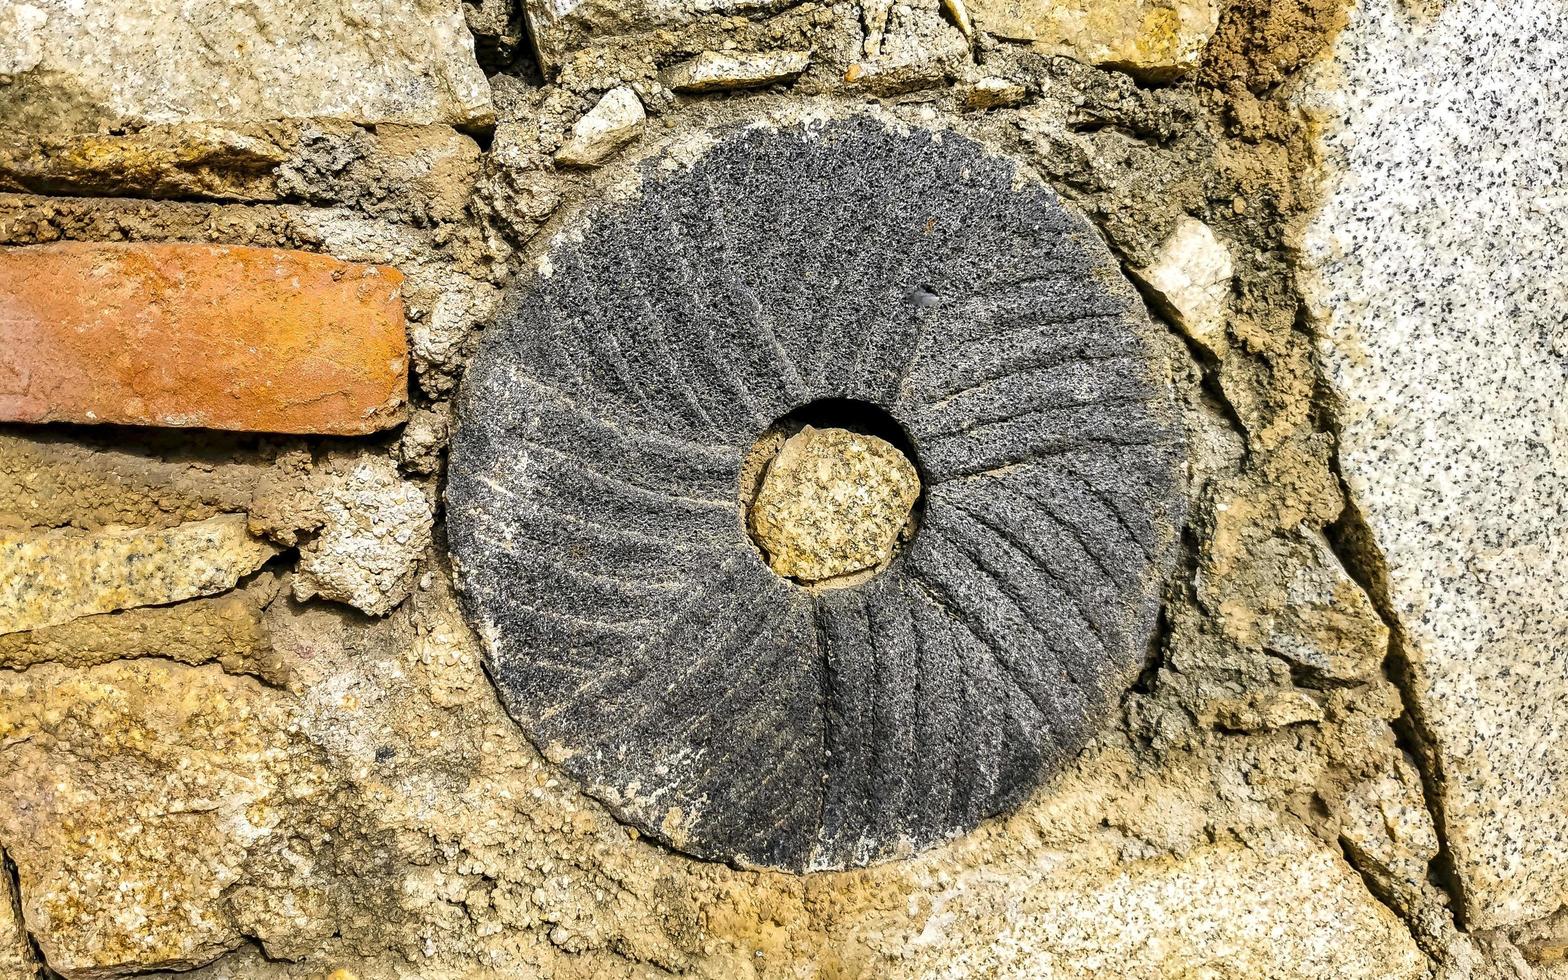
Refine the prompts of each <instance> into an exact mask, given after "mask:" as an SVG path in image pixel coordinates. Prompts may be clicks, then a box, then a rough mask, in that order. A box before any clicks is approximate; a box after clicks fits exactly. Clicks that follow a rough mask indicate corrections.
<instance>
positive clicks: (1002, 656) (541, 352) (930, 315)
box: [447, 117, 1183, 870]
mask: <svg viewBox="0 0 1568 980" xmlns="http://www.w3.org/2000/svg"><path fill="white" fill-rule="evenodd" d="M698 145H700V146H702V147H704V152H702V153H701V154H691V153H690V152H685V153H683V152H682V151H680V150H672V151H671V152H670V153H669V154H667V155H664V156H661V157H656V158H654V159H652V160H650V161H647V162H645V163H643V164H639V165H638V166H637V168H636V169H629V171H628V172H627V173H625V174H623V175H622V176H623V177H624V178H625V179H626V181H627V185H628V186H629V187H634V188H636V189H637V192H636V193H635V194H632V195H631V196H630V198H629V199H628V200H620V199H617V201H619V203H616V202H610V203H606V204H604V205H602V206H600V207H597V208H594V209H592V210H590V211H588V212H587V213H585V214H581V215H579V216H578V218H577V219H576V221H575V222H574V223H572V224H570V225H569V226H568V227H567V228H566V229H564V230H563V232H562V233H561V234H560V235H559V236H558V237H557V238H556V240H555V246H554V248H553V249H552V250H551V252H550V253H549V255H548V256H547V261H545V262H544V263H543V267H542V271H541V272H540V274H539V275H538V276H537V277H536V278H534V279H532V280H531V281H526V282H522V283H518V284H516V285H515V286H514V288H513V290H512V291H511V293H510V294H509V296H508V298H507V300H506V301H505V302H504V303H503V308H502V311H501V313H500V314H499V315H498V317H497V322H496V324H495V325H494V326H492V327H491V329H489V330H487V331H486V334H485V337H484V339H483V341H482V342H481V346H480V349H479V352H478V353H477V354H476V355H475V357H474V360H473V362H472V364H471V365H470V367H469V370H468V373H467V374H466V375H465V379H464V388H463V393H462V396H461V398H460V400H459V408H458V423H457V429H456V432H455V433H454V436H453V446H452V455H451V460H450V463H449V469H448V472H449V481H448V490H447V503H448V510H447V513H448V532H449V536H450V541H451V548H452V554H453V557H454V559H455V561H456V563H457V565H458V570H459V581H460V584H461V586H462V588H463V590H464V597H465V601H466V608H467V612H468V613H469V615H470V617H471V619H472V621H473V622H474V624H475V626H476V627H477V629H478V632H479V634H480V636H481V637H482V638H483V640H484V642H485V644H486V647H487V656H488V657H489V664H490V667H491V670H492V673H493V675H494V676H495V678H496V681H497V683H498V685H499V687H500V690H501V695H502V698H503V700H504V701H505V703H506V704H507V706H508V707H509V709H510V710H511V712H512V713H513V715H514V717H516V718H517V719H518V721H519V722H520V723H521V724H522V726H523V727H524V729H525V730H526V731H527V732H528V734H529V735H530V736H531V737H532V738H533V739H534V741H535V742H536V743H537V744H538V745H539V746H540V747H541V748H542V749H543V750H544V751H545V753H546V754H547V755H548V756H549V757H550V758H552V759H554V760H556V761H558V762H559V763H560V764H561V765H562V766H563V767H564V768H565V769H566V770H567V771H568V772H569V773H571V774H572V775H574V776H575V777H577V778H578V779H579V780H580V781H581V782H582V783H583V784H585V786H586V787H587V789H588V791H589V792H591V793H593V794H594V795H595V796H597V797H598V798H600V799H601V800H603V801H605V802H606V803H607V804H608V805H609V806H610V807H611V808H612V809H613V810H614V811H615V812H616V813H617V815H619V816H621V817H622V818H623V819H626V820H628V821H629V822H632V823H634V824H636V825H637V826H638V827H640V828H642V829H643V830H644V831H646V832H648V833H650V834H653V835H654V836H656V837H658V838H660V839H662V840H664V841H666V842H668V843H671V844H673V845H674V846H676V847H678V848H681V849H683V850H686V851H688V852H691V853H695V854H698V855H701V856H705V857H714V858H721V859H725V860H732V861H737V862H741V863H749V864H758V865H767V866H774V867H785V868H791V869H797V870H799V869H807V868H830V867H842V866H845V865H851V864H864V863H867V862H870V861H875V860H880V859H885V858H888V857H891V856H894V855H897V854H901V853H908V852H910V851H911V850H914V849H918V848H921V847H925V846H928V845H930V844H932V843H934V842H936V841H939V840H942V839H944V838H946V837H949V836H951V835H953V834H956V833H959V832H961V831H963V830H965V829H967V828H969V827H972V826H974V824H975V823H977V822H978V821H979V820H981V819H983V818H984V817H986V816H989V815H991V814H994V813H996V812H998V811H999V810H1002V809H1004V808H1006V807H1009V806H1011V805H1012V804H1014V803H1016V802H1017V801H1018V800H1019V799H1020V798H1022V797H1023V796H1024V795H1025V794H1026V793H1027V792H1028V791H1029V790H1030V789H1031V788H1032V787H1033V786H1034V785H1035V784H1036V782H1037V781H1038V780H1039V779H1041V778H1043V777H1044V776H1045V775H1046V774H1048V773H1050V772H1052V771H1055V770H1056V769H1058V768H1059V767H1060V766H1061V765H1062V764H1063V763H1064V761H1065V760H1067V759H1070V758H1071V757H1072V756H1073V754H1074V753H1076V752H1077V751H1078V750H1079V749H1080V748H1081V747H1082V746H1083V744H1084V742H1085V740H1086V739H1087V738H1088V737H1089V736H1090V734H1091V733H1092V732H1094V731H1095V730H1097V729H1098V728H1099V727H1100V726H1101V725H1102V724H1104V723H1105V722H1106V721H1107V720H1108V719H1109V718H1110V716H1111V711H1110V709H1109V707H1108V706H1109V705H1110V704H1111V703H1112V702H1113V701H1114V699H1116V698H1117V697H1119V696H1120V694H1121V692H1122V691H1123V689H1124V687H1125V685H1126V683H1127V682H1128V681H1129V680H1130V678H1131V677H1132V676H1133V675H1134V674H1135V673H1136V671H1137V669H1138V668H1139V666H1141V664H1142V661H1143V657H1144V654H1145V652H1146V649H1147V644H1148V641H1149V637H1150V633H1151V631H1152V629H1153V625H1154V617H1155V614H1156V611H1157V608H1158V604H1159V597H1160V594H1161V591H1162V588H1163V581H1164V578H1165V576H1166V575H1167V574H1168V573H1169V570H1170V568H1171V562H1172V560H1173V555H1174V549H1175V545H1176V529H1177V528H1178V527H1179V526H1180V522H1181V514H1182V508H1183V501H1182V498H1181V491H1180V485H1181V478H1180V476H1179V471H1180V467H1181V460H1182V458H1183V451H1182V449H1181V446H1180V440H1179V436H1178V435H1177V433H1176V431H1175V427H1174V424H1173V423H1174V406H1173V404H1172V395H1171V388H1170V383H1169V380H1168V372H1167V371H1166V369H1165V368H1164V367H1163V365H1162V363H1161V362H1160V360H1159V357H1158V355H1157V354H1155V353H1154V352H1155V350H1157V348H1156V346H1155V342H1154V339H1153V338H1154V337H1155V332H1156V328H1155V327H1154V326H1153V325H1152V324H1150V323H1149V321H1148V319H1147V317H1146V316H1144V314H1143V307H1142V304H1141V302H1140V301H1139V299H1138V297H1137V295H1136V293H1135V292H1134V291H1133V289H1132V287H1131V285H1130V284H1129V283H1128V282H1127V281H1126V280H1125V279H1124V278H1122V277H1121V274H1120V271H1119V270H1118V268H1117V265H1116V262H1115V260H1114V259H1112V257H1111V256H1110V255H1109V253H1108V252H1107V251H1106V249H1105V247H1104V245H1103V244H1102V243H1101V241H1100V240H1099V238H1098V237H1096V236H1095V235H1094V234H1093V232H1092V231H1090V230H1089V228H1088V226H1087V223H1086V222H1085V221H1084V219H1083V218H1082V217H1080V216H1079V215H1077V214H1076V213H1075V212H1074V211H1072V210H1070V209H1069V208H1068V207H1067V206H1066V205H1064V204H1063V202H1062V201H1061V200H1060V199H1059V198H1058V197H1056V195H1055V194H1054V193H1052V192H1051V191H1050V190H1048V189H1047V188H1045V187H1043V186H1041V185H1039V184H1038V183H1035V182H1032V181H1029V180H1027V179H1024V178H1022V177H1021V175H1020V174H1019V172H1018V169H1017V167H1016V166H1015V165H1014V164H1013V163H1012V162H1010V161H1009V160H1007V159H1004V158H1001V157H997V156H993V155H991V154H989V153H987V152H986V151H985V150H984V149H983V148H982V147H981V146H979V145H978V144H976V143H974V142H973V141H971V140H968V139H965V138H963V137H960V136H958V135H956V134H954V133H950V132H944V133H940V134H937V133H933V132H928V131H924V130H916V131H914V132H911V133H907V134H901V133H900V132H899V131H898V130H897V129H896V128H892V127H890V126H888V125H885V124H884V123H883V122H881V121H879V120H877V119H875V118H872V117H852V118H849V119H840V120H836V121H825V122H817V123H814V124H812V125H810V126H806V125H792V126H786V127H782V128H772V127H767V126H757V127H750V128H742V129H739V130H735V131H730V132H719V133H715V134H713V136H712V141H711V142H706V141H705V142H703V143H701V144H698ZM802 242H807V243H814V244H813V245H812V246H811V247H802V245H801V243H802ZM583 297H591V298H592V301H591V302H583ZM672 324H679V325H680V326H679V329H671V326H670V325H672ZM841 404H842V405H843V406H845V407H843V409H842V410H844V411H864V412H867V413H870V414H872V415H875V416H877V417H881V416H884V415H885V416H886V417H887V418H888V419H890V424H892V425H894V426H895V427H897V428H899V429H901V430H902V435H903V436H904V437H906V441H907V442H908V443H909V446H910V454H911V455H910V459H911V460H912V461H913V462H914V463H915V464H916V467H917V469H918V471H919V473H920V475H921V478H922V482H923V484H924V486H925V493H926V498H925V505H924V511H923V514H922V516H921V519H920V523H919V526H918V530H917V531H916V533H915V535H914V538H913V540H912V541H911V542H910V543H909V544H908V545H906V547H905V549H904V551H903V552H902V553H901V554H900V555H899V556H898V557H896V558H895V559H894V560H893V562H892V563H891V564H890V565H889V566H888V567H887V568H886V569H885V570H883V571H882V572H881V573H880V574H878V575H876V576H875V577H873V578H871V579H869V580H868V581H865V582H864V583H862V584H860V585H857V586H854V587H851V588H842V589H836V590H831V591H821V592H816V591H812V590H809V589H806V588H803V587H802V586H801V585H799V584H798V583H795V582H793V581H790V580H787V579H785V578H782V577H780V576H779V575H777V574H775V573H774V572H773V571H772V570H771V569H770V568H769V567H768V565H767V564H766V563H765V561H764V559H763V556H762V554H761V552H760V551H759V550H758V549H757V547H756V546H755V545H754V543H753V542H752V540H751V538H750V535H748V533H747V531H746V527H745V523H744V520H743V517H742V514H741V503H740V499H739V492H738V491H739V484H740V473H741V471H742V466H743V464H744V463H745V462H747V461H748V460H749V458H750V453H749V450H750V449H751V448H752V447H753V445H754V444H755V443H756V442H757V441H758V440H759V437H761V436H763V434H764V433H765V432H769V431H772V427H773V426H774V425H775V424H776V423H777V422H778V421H779V420H780V419H781V418H783V417H784V416H786V415H788V414H791V413H796V412H798V411H801V410H804V409H808V408H811V407H813V406H816V407H818V408H821V409H822V410H824V411H828V410H835V409H833V406H835V405H841ZM816 424H821V425H829V424H830V423H829V422H828V421H826V420H823V421H822V422H820V423H816Z"/></svg>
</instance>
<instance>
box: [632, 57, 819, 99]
mask: <svg viewBox="0 0 1568 980" xmlns="http://www.w3.org/2000/svg"><path fill="white" fill-rule="evenodd" d="M810 65H811V53H810V52H808V51H761V52H756V53H743V54H736V53H732V52H719V51H704V52H703V53H702V54H699V55H698V56H697V57H695V58H693V59H691V60H690V61H683V62H681V63H680V64H678V65H675V66H673V67H671V68H668V69H666V70H665V71H663V72H662V73H660V75H659V80H660V81H661V82H663V83H664V84H665V85H666V86H668V87H669V88H671V89H674V90H675V91H677V92H716V91H721V90H723V89H736V88H757V87H759V86H763V85H772V84H774V83H775V82H786V81H789V80H790V79H792V78H794V77H795V76H796V75H799V74H800V73H801V72H803V71H805V70H806V69H807V68H808V67H809V66H810Z"/></svg>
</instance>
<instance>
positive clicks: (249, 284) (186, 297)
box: [0, 243, 408, 435]
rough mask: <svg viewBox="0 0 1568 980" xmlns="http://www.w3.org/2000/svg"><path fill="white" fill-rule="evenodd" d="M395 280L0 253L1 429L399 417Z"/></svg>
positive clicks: (374, 272)
mask: <svg viewBox="0 0 1568 980" xmlns="http://www.w3.org/2000/svg"><path fill="white" fill-rule="evenodd" d="M401 283H402V275H401V274H400V273H399V272H398V271H397V270H396V269H391V268H386V267H381V266H369V265H355V264H351V263H347V262H340V261H338V260H337V259H333V258H330V257H328V256H324V255H314V254H311V253H308V252H295V251H284V250H279V249H258V248H242V247H235V246H223V245H196V244H94V243H69V244H59V245H40V246H34V247H30V248H16V249H10V250H7V251H6V252H4V253H0V419H5V420H10V421H19V422H118V423H128V424H133V425H166V426H200V427H203V428H209V429H240V430H247V431H260V432H310V433H328V434H336V435H356V434H362V433H366V432H374V431H376V430H378V429H382V428H385V427H387V426H389V425H394V424H396V423H398V422H400V421H402V419H403V417H404V413H405V411H406V402H407V398H408V342H407V338H406V336H405V332H404V325H403V303H402V298H401V292H400V285H401Z"/></svg>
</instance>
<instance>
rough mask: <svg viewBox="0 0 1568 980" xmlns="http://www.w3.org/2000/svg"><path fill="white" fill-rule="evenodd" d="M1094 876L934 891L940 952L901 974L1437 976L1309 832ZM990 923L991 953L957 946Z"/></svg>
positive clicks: (1013, 978) (967, 875) (1086, 871)
mask: <svg viewBox="0 0 1568 980" xmlns="http://www.w3.org/2000/svg"><path fill="white" fill-rule="evenodd" d="M1094 863H1095V862H1092V861H1090V862H1082V863H1080V862H1074V861H1072V859H1068V862H1067V864H1066V866H1063V867H1060V868H1059V869H1058V873H1056V874H1051V873H1049V872H1045V873H1042V871H1041V869H1038V868H1035V869H1030V870H1028V871H1024V872H1022V873H1019V874H1014V875H1010V876H1007V877H1005V878H1002V879H997V878H996V877H993V876H992V875H991V874H990V873H989V872H988V871H986V870H985V869H983V868H977V869H974V870H970V871H962V872H959V873H958V874H956V875H954V876H953V877H952V878H950V879H947V880H945V881H943V880H942V879H940V878H934V879H933V881H932V884H933V886H936V887H935V888H934V890H933V891H932V892H930V893H928V894H927V895H926V896H925V901H926V902H928V903H929V904H930V906H931V908H932V915H931V918H930V919H928V921H927V928H928V929H929V930H931V932H929V933H926V934H923V935H925V936H927V937H928V938H929V941H930V942H931V947H934V948H930V947H928V948H925V949H922V948H921V946H920V944H918V943H916V944H914V950H916V951H915V952H914V955H913V960H914V961H913V962H912V963H911V964H910V965H909V968H908V969H907V971H906V972H903V973H901V974H900V975H902V976H908V977H918V976H932V975H942V974H944V973H949V974H950V973H952V972H955V971H956V972H958V973H959V974H960V975H969V976H993V977H1004V978H1009V980H1034V978H1040V977H1050V978H1061V980H1067V978H1072V980H1104V978H1107V977H1117V978H1120V980H1169V978H1175V977H1202V978H1214V980H1251V978H1258V977H1270V978H1277V980H1286V978H1292V980H1296V978H1309V977H1322V978H1329V977H1334V978H1340V980H1418V978H1425V977H1427V976H1428V973H1427V963H1426V959H1425V957H1423V956H1422V955H1421V953H1420V951H1419V950H1418V949H1416V946H1415V943H1414V942H1412V940H1411V938H1410V934H1409V932H1408V931H1407V930H1406V929H1405V927H1404V925H1403V924H1402V923H1400V921H1399V920H1398V919H1397V918H1395V916H1394V915H1393V913H1392V912H1390V911H1389V910H1388V909H1387V908H1385V907H1383V906H1382V905H1380V904H1379V903H1378V902H1377V901H1376V900H1375V899H1374V898H1373V897H1372V896H1371V895H1370V894H1368V893H1367V890H1366V887H1365V886H1364V885H1363V884H1362V882H1361V879H1360V878H1359V877H1357V875H1356V873H1355V872H1354V871H1353V870H1351V868H1350V867H1349V866H1348V865H1346V864H1345V863H1344V861H1343V860H1342V859H1341V858H1340V857H1339V856H1338V854H1336V853H1335V852H1334V851H1332V850H1330V849H1329V848H1327V847H1324V846H1323V845H1321V844H1318V843H1316V842H1314V841H1312V840H1311V839H1310V838H1307V837H1306V836H1304V835H1302V834H1300V833H1297V832H1291V831H1285V830H1281V831H1275V832H1270V833H1268V834H1266V835H1264V836H1262V837H1261V838H1259V839H1257V840H1254V841H1251V842H1250V843H1249V844H1246V845H1243V844H1238V843H1235V842H1231V841H1225V842H1219V843H1216V844H1213V845H1209V846H1203V847H1199V848H1196V849H1194V850H1193V851H1191V852H1189V853H1187V854H1185V855H1183V856H1181V857H1172V858H1156V859H1153V860H1148V861H1136V862H1130V863H1128V864H1126V865H1125V866H1120V867H1118V866H1114V865H1112V866H1109V867H1106V866H1103V865H1102V866H1100V867H1098V868H1096V867H1095V866H1094ZM1074 865H1076V866H1074ZM1068 868H1071V869H1072V870H1071V871H1070V872H1069V871H1068ZM938 881H941V885H940V886H937V882H938ZM988 915H998V916H1001V917H1003V918H1005V919H1006V920H1007V925H1005V926H1004V927H1003V928H1002V929H1001V930H1000V931H999V932H998V933H997V934H995V935H994V937H992V938H991V939H990V940H989V941H988V942H987V943H985V944H983V945H982V944H975V945H973V946H969V945H967V944H963V945H961V944H960V942H959V941H957V938H956V937H958V936H963V935H969V936H975V935H978V934H979V931H978V930H977V926H978V923H979V920H980V918H981V917H982V916H988ZM949 937H951V938H949Z"/></svg>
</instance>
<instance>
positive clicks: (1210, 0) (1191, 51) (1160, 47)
mask: <svg viewBox="0 0 1568 980" xmlns="http://www.w3.org/2000/svg"><path fill="white" fill-rule="evenodd" d="M968 5H969V11H970V14H971V16H972V17H973V18H974V22H975V26H976V27H978V28H979V29H980V30H982V31H985V32H986V33H988V34H995V35H996V36H997V37H1003V38H1008V39H1011V40H1019V41H1029V42H1031V44H1032V45H1033V46H1034V47H1035V48H1037V49H1039V50H1041V51H1044V52H1045V53H1047V54H1054V55H1064V56H1066V57H1069V58H1073V59H1075V60H1077V61H1081V62H1083V63H1084V64H1088V65H1101V66H1104V67H1106V68H1120V69H1122V70H1124V71H1127V72H1129V73H1131V74H1134V75H1138V76H1139V77H1142V78H1146V79H1150V80H1153V81H1165V80H1169V79H1172V78H1175V77H1177V76H1179V75H1182V74H1184V73H1186V72H1187V71H1189V70H1191V69H1192V68H1194V67H1196V66H1197V64H1198V59H1199V57H1200V56H1202V54H1203V48H1204V45H1206V44H1208V43H1209V38H1211V37H1213V36H1214V32H1215V30H1216V29H1218V27H1219V23H1220V4H1219V3H1218V2H1217V0H1111V2H1105V0H968Z"/></svg>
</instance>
